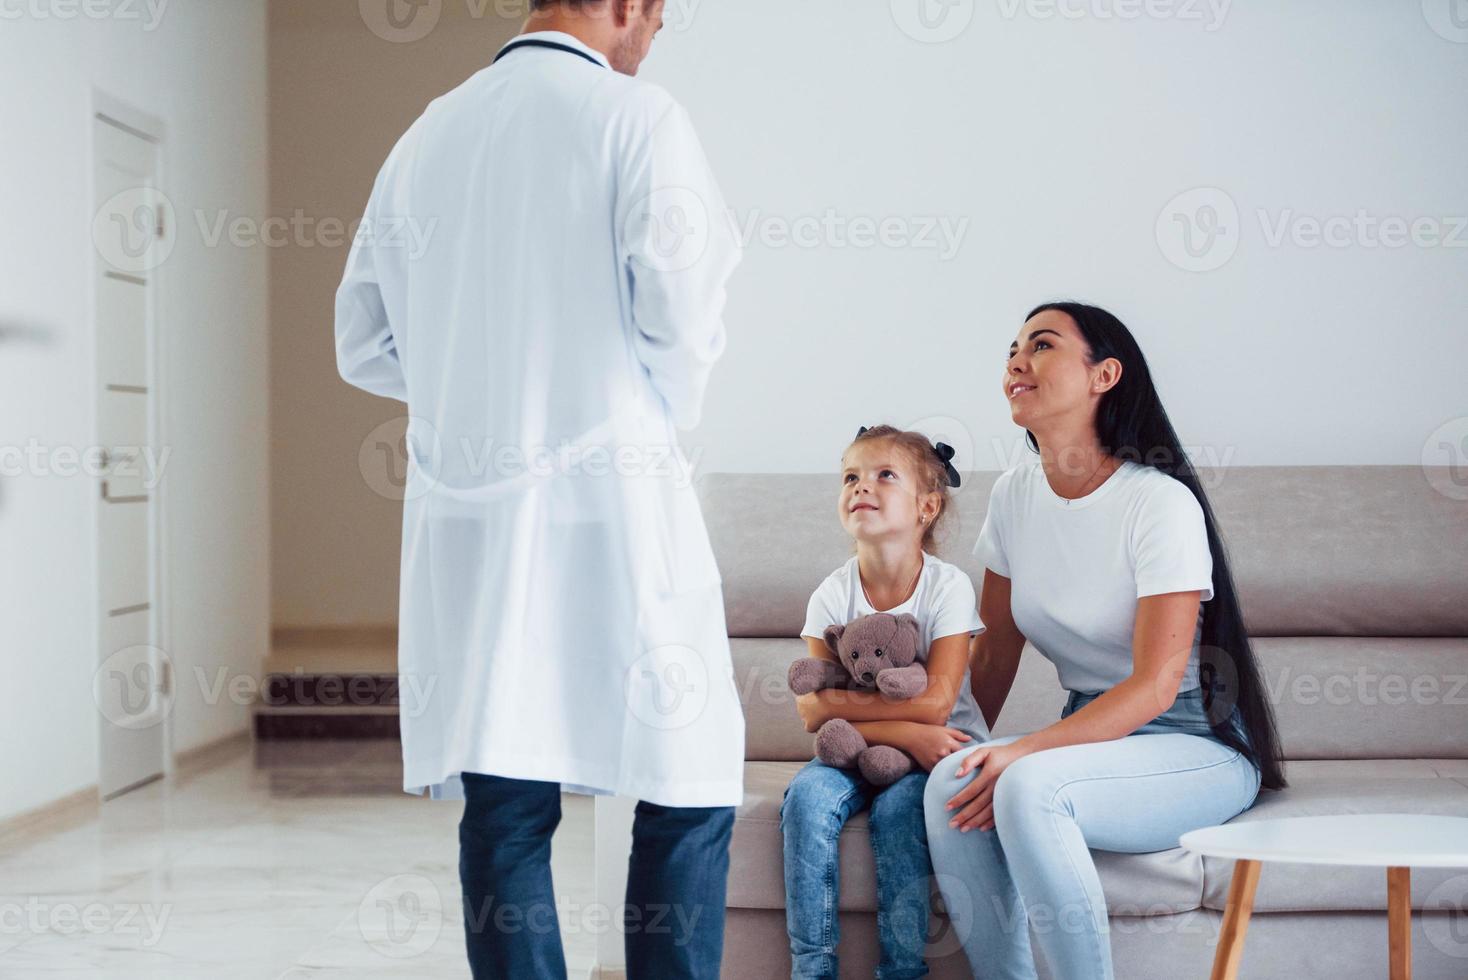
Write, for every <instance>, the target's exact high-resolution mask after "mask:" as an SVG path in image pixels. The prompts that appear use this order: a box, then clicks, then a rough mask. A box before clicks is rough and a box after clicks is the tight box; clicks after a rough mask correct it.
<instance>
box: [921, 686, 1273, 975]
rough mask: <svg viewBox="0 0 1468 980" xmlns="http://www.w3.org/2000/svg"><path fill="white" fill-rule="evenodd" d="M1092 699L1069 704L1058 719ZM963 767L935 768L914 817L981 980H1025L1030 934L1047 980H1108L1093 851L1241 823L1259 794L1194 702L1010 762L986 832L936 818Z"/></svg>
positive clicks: (1163, 845)
mask: <svg viewBox="0 0 1468 980" xmlns="http://www.w3.org/2000/svg"><path fill="white" fill-rule="evenodd" d="M1094 697H1096V695H1095V694H1078V693H1076V692H1072V694H1071V697H1070V699H1069V701H1068V702H1067V704H1066V707H1065V711H1064V713H1063V714H1062V715H1061V717H1062V718H1064V717H1066V716H1067V715H1069V714H1071V713H1072V712H1074V711H1075V710H1076V709H1077V708H1079V707H1081V705H1083V704H1084V703H1086V702H1087V701H1089V700H1091V699H1092V698H1094ZM1020 737H1021V736H1019V735H1011V736H1008V737H1005V738H996V739H993V740H991V741H989V742H986V743H984V744H985V745H1004V744H1007V743H1009V742H1013V741H1015V740H1016V739H1018V738H1020ZM968 754H969V753H968V751H967V750H965V751H961V752H955V753H954V754H953V755H951V756H949V757H948V758H946V759H944V760H943V761H941V762H940V763H939V764H938V765H937V767H936V768H935V769H934V770H933V773H932V776H931V778H930V779H929V780H928V785H927V791H926V793H925V794H924V799H923V808H924V811H925V813H926V817H927V830H928V846H929V849H930V850H931V851H932V860H933V867H934V870H935V873H936V876H937V879H938V887H939V889H940V890H941V891H942V893H943V902H944V905H945V906H946V907H947V910H948V917H949V919H950V921H951V922H952V923H953V927H954V930H955V932H956V934H957V935H958V937H959V938H960V939H961V941H962V942H963V948H964V952H965V954H966V955H967V957H968V961H969V966H970V968H971V969H972V970H973V974H974V977H975V978H976V980H1001V978H1002V980H1034V978H1035V977H1036V976H1037V973H1036V970H1035V961H1034V958H1033V955H1032V950H1031V948H1030V933H1031V929H1032V928H1033V931H1034V938H1035V942H1036V944H1038V945H1039V946H1040V947H1041V952H1042V953H1043V954H1044V957H1045V960H1046V962H1047V963H1048V964H1049V966H1050V967H1051V969H1052V970H1053V972H1054V973H1055V975H1056V976H1059V977H1064V978H1065V980H1111V978H1112V976H1113V974H1112V966H1111V943H1110V930H1109V925H1108V918H1107V907H1106V897H1105V896H1104V895H1103V894H1102V892H1101V880H1100V878H1099V877H1098V875H1097V873H1096V865H1095V862H1094V861H1093V860H1092V859H1091V854H1090V850H1089V849H1090V848H1096V849H1097V850H1104V851H1121V852H1126V853H1143V852H1147V851H1162V850H1169V849H1171V848H1174V847H1177V846H1178V838H1179V837H1180V836H1181V835H1182V834H1184V833H1186V832H1188V831H1190V830H1195V829H1197V828H1199V827H1209V826H1213V825H1216V824H1221V823H1225V822H1227V821H1228V820H1230V819H1231V818H1233V817H1234V816H1237V815H1238V814H1239V813H1241V812H1243V811H1244V810H1247V809H1248V808H1249V807H1250V806H1252V805H1253V804H1254V800H1255V798H1256V797H1257V796H1258V793H1259V772H1258V770H1257V769H1255V768H1254V766H1253V764H1252V763H1250V762H1249V760H1248V759H1247V758H1246V757H1245V756H1243V755H1241V754H1240V753H1238V752H1236V751H1235V750H1233V749H1231V748H1229V747H1228V746H1226V745H1224V744H1223V743H1222V742H1220V741H1219V740H1218V739H1217V738H1215V737H1213V736H1212V735H1211V733H1209V731H1208V723H1207V720H1206V715H1205V713H1204V712H1203V709H1202V702H1201V695H1200V694H1199V692H1198V691H1196V690H1194V691H1188V692H1184V693H1183V694H1180V695H1179V696H1178V700H1177V703H1176V704H1174V705H1173V706H1172V708H1170V709H1169V710H1168V711H1167V712H1166V713H1165V714H1163V715H1162V716H1160V717H1159V718H1157V719H1156V720H1155V721H1152V722H1149V723H1148V724H1146V725H1144V726H1143V727H1141V728H1139V729H1138V730H1137V731H1136V732H1134V733H1133V734H1131V735H1128V736H1126V737H1124V738H1119V739H1112V740H1110V741H1106V742H1090V743H1085V744H1082V745H1067V746H1062V747H1060V748H1055V749H1047V750H1045V751H1042V752H1036V753H1034V754H1032V755H1028V756H1025V757H1023V758H1021V759H1019V760H1017V761H1016V762H1014V763H1012V764H1011V765H1010V766H1009V768H1007V769H1005V770H1004V772H1002V773H1000V775H999V780H998V782H997V783H996V784H995V787H994V797H993V801H994V827H993V829H991V830H987V831H986V830H979V829H977V828H975V829H973V830H970V831H968V832H966V833H964V832H960V831H958V830H956V829H954V828H952V827H950V826H949V825H948V821H949V820H951V819H952V818H953V816H954V813H955V812H957V811H951V812H950V811H948V810H945V809H944V807H945V805H946V804H947V802H948V800H949V799H950V798H951V797H952V796H953V795H954V794H955V793H957V792H958V791H959V790H960V789H961V788H962V787H963V786H964V785H965V784H967V783H968V782H969V781H970V780H972V779H974V778H975V777H976V776H977V775H978V773H979V771H980V770H975V771H974V772H973V773H970V774H969V775H968V776H965V777H963V778H962V779H955V778H954V775H953V774H954V771H955V770H956V769H957V768H958V766H959V764H960V763H961V762H962V761H963V758H964V757H965V756H967V755H968ZM981 768H982V767H981Z"/></svg>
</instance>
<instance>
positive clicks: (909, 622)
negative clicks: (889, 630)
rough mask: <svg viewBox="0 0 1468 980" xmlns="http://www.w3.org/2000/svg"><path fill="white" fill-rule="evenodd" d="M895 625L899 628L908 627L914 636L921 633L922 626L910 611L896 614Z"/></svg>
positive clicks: (918, 635)
mask: <svg viewBox="0 0 1468 980" xmlns="http://www.w3.org/2000/svg"><path fill="white" fill-rule="evenodd" d="M897 626H898V628H899V629H910V630H912V635H913V636H914V637H920V636H922V635H923V627H922V624H920V623H919V622H918V621H917V617H916V616H914V615H913V614H912V613H899V614H898V615H897Z"/></svg>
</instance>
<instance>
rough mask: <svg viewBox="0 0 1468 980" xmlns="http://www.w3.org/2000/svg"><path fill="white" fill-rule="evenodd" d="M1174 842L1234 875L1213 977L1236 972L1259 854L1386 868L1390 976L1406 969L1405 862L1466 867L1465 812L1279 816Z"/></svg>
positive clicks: (1229, 977) (1408, 873)
mask: <svg viewBox="0 0 1468 980" xmlns="http://www.w3.org/2000/svg"><path fill="white" fill-rule="evenodd" d="M1178 843H1179V844H1180V845H1181V846H1182V847H1185V848H1187V849H1188V850H1190V851H1192V852H1194V853H1195V854H1203V855H1206V856H1208V857H1216V858H1233V859H1234V875H1233V882H1232V884H1230V885H1229V889H1228V906H1227V908H1226V909H1225V910H1224V913H1223V928H1222V931H1221V932H1220V933H1219V936H1218V952H1217V954H1216V955H1215V956H1214V958H1213V980H1233V978H1234V977H1236V976H1238V970H1239V960H1240V959H1241V958H1242V957H1243V953H1244V933H1245V932H1247V931H1248V928H1249V916H1250V915H1251V914H1252V913H1253V911H1254V890H1255V889H1256V888H1257V887H1258V885H1259V865H1260V862H1261V861H1289V862H1293V863H1298V864H1350V865H1367V866H1375V867H1384V868H1386V888H1387V938H1388V946H1389V954H1390V961H1391V980H1409V978H1410V977H1411V976H1412V870H1411V869H1412V868H1414V867H1417V868H1468V817H1437V816H1419V815H1415V814H1407V813H1361V814H1349V815H1342V816H1332V817H1280V818H1277V819H1273V820H1250V821H1246V822H1243V823H1231V824H1226V825H1224V826H1222V827H1205V828H1203V829H1202V830H1194V831H1190V832H1189V833H1186V834H1183V836H1182V838H1181V839H1180V840H1179V841H1178Z"/></svg>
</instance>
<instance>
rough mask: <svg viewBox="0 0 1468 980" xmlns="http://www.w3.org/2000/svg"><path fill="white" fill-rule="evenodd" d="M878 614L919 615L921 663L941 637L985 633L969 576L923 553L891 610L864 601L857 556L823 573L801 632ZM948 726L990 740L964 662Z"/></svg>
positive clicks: (811, 633)
mask: <svg viewBox="0 0 1468 980" xmlns="http://www.w3.org/2000/svg"><path fill="white" fill-rule="evenodd" d="M876 612H883V613H891V614H892V615H894V616H897V615H900V614H902V613H911V614H912V615H913V617H914V618H915V619H917V621H918V626H919V627H920V628H921V630H922V643H921V649H919V650H918V661H919V662H920V663H922V664H923V665H924V666H926V665H927V662H928V650H929V649H930V648H931V647H932V645H933V641H934V640H936V639H938V638H939V637H944V636H953V635H954V634H956V633H968V634H974V633H982V632H983V631H984V624H983V623H982V622H981V621H980V620H979V611H978V602H977V600H976V598H975V596H974V583H973V582H972V581H971V580H970V579H969V577H968V575H966V574H965V573H964V571H963V569H961V568H959V567H958V566H957V565H950V564H948V563H947V562H946V561H942V560H940V559H938V558H935V557H933V556H932V555H930V554H928V553H927V552H923V570H922V572H921V573H920V574H919V575H918V583H917V588H915V589H913V593H912V595H910V596H908V598H907V601H906V602H904V603H902V604H901V605H900V606H894V607H892V608H891V609H873V608H872V604H871V603H870V602H868V601H867V596H866V590H865V589H863V588H862V586H861V575H860V573H859V572H858V571H857V561H856V556H854V555H853V556H852V557H851V558H850V559H848V560H847V562H846V563H845V564H844V565H842V566H841V567H840V568H838V569H836V570H835V571H834V572H832V573H831V574H830V575H827V576H826V578H825V581H823V582H821V584H820V585H819V586H817V587H816V590H815V592H813V593H812V594H811V597H810V603H809V604H808V605H807V606H806V612H805V626H804V627H803V628H802V629H801V631H800V635H801V636H813V637H815V638H816V639H818V640H819V639H822V638H823V637H824V634H825V630H826V627H827V626H830V625H832V624H835V623H840V624H841V625H843V626H844V625H845V624H847V623H849V622H851V621H852V620H853V619H856V618H857V617H859V616H867V615H870V614H872V613H876ZM948 724H949V725H950V726H951V727H953V728H957V729H958V730H959V731H961V732H964V733H965V734H967V735H969V736H970V737H972V738H973V739H975V740H976V741H987V740H988V738H989V726H988V725H986V724H984V716H983V714H982V713H981V712H980V711H979V706H978V704H977V703H975V701H974V695H973V691H972V690H971V689H970V688H969V672H968V667H967V666H965V667H964V669H963V681H962V683H961V684H960V686H959V689H958V699H957V700H956V701H954V703H953V712H952V713H951V714H950V715H949V716H948Z"/></svg>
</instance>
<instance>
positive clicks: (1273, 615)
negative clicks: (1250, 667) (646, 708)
mask: <svg viewBox="0 0 1468 980" xmlns="http://www.w3.org/2000/svg"><path fill="white" fill-rule="evenodd" d="M997 475H998V474H997V473H970V474H967V475H966V476H965V477H964V480H963V487H962V489H961V490H960V491H959V492H958V494H957V496H956V500H955V503H956V505H957V506H956V510H957V514H956V515H954V516H956V517H957V520H952V523H951V525H950V533H949V534H948V535H947V537H946V542H947V543H946V547H945V548H944V551H943V553H942V557H944V558H946V559H947V560H949V561H952V562H955V563H957V564H958V565H960V566H961V567H962V568H964V570H965V571H967V572H968V574H969V575H970V576H971V577H972V579H973V581H974V585H975V587H976V588H977V587H979V586H981V585H982V582H983V571H982V569H981V568H980V567H979V565H978V564H977V563H976V562H975V560H974V559H973V558H972V557H971V556H970V555H969V549H970V548H971V547H972V544H973V541H974V539H975V537H976V536H977V534H978V531H979V527H980V525H981V523H982V521H983V516H984V511H985V506H986V501H987V499H988V494H989V490H990V488H991V487H992V486H993V482H994V479H995V477H996V476H997ZM1201 475H1202V476H1203V478H1204V480H1205V485H1206V486H1207V487H1208V488H1209V495H1210V499H1211V500H1212V501H1213V504H1214V508H1215V511H1216V513H1217V515H1218V518H1219V521H1220V523H1221V526H1222V529H1223V534H1224V536H1225V539H1226V541H1227V542H1228V543H1229V546H1230V554H1231V555H1232V559H1233V562H1234V574H1235V577H1236V580H1237V582H1238V584H1239V588H1240V591H1241V594H1242V601H1243V604H1244V613H1245V618H1246V620H1247V622H1248V625H1249V628H1250V631H1251V633H1252V634H1253V635H1254V637H1255V638H1256V652H1257V655H1258V657H1259V659H1260V663H1261V666H1262V669H1263V672H1264V675H1265V679H1266V684H1267V685H1268V687H1269V689H1270V691H1271V700H1272V701H1273V703H1274V705H1275V709H1276V712H1277V717H1278V721H1279V727H1280V731H1281V736H1282V739H1283V745H1284V750H1285V754H1286V756H1287V757H1288V759H1289V762H1288V764H1287V773H1286V775H1287V778H1288V779H1289V780H1290V781H1291V784H1292V785H1291V786H1290V787H1289V788H1288V789H1286V790H1284V791H1281V792H1277V793H1270V792H1267V791H1266V792H1264V793H1262V794H1261V796H1260V798H1259V801H1258V802H1257V803H1256V804H1255V806H1254V807H1253V808H1252V809H1250V810H1248V811H1246V812H1244V813H1243V814H1241V815H1240V816H1238V817H1237V818H1236V819H1237V820H1239V821H1246V820H1258V819H1262V818H1266V817H1279V816H1295V815H1306V814H1324V813H1368V812H1416V813H1434V814H1453V815H1460V816H1468V503H1464V502H1460V501H1455V500H1451V499H1448V498H1447V497H1445V496H1443V495H1441V494H1439V493H1437V492H1436V491H1434V490H1433V489H1432V487H1431V486H1430V485H1429V484H1428V482H1427V480H1426V479H1425V477H1424V475H1423V472H1422V471H1421V470H1420V469H1418V468H1416V467H1261V468H1234V469H1227V470H1218V471H1205V472H1203V473H1202V474H1201ZM836 493H837V481H836V479H835V477H834V476H825V475H809V476H807V475H764V474H754V475H749V474H743V475H734V474H711V475H709V476H707V477H705V478H704V479H703V480H702V481H701V483H700V494H701V497H702V500H703V506H704V514H705V518H706V520H707V523H708V526H709V533H710V536H711V538H712V540H713V544H714V548H715V551H716V552H717V554H718V557H719V565H720V569H721V571H722V573H723V578H724V598H725V602H726V605H727V610H728V623H729V633H730V636H731V637H732V645H733V652H734V667H735V675H736V680H737V682H738V685H739V689H740V696H741V698H742V700H743V702H744V706H745V716H746V719H747V721H748V739H747V749H746V759H747V760H748V762H747V764H746V768H745V789H746V795H745V803H744V806H743V807H741V808H740V811H739V815H738V820H737V822H736V825H735V829H734V839H733V845H732V855H731V862H730V868H731V870H730V878H729V896H728V897H729V910H728V919H727V932H726V939H725V947H724V949H725V952H724V964H723V976H724V977H725V978H726V980H746V978H748V980H772V978H777V977H782V976H788V975H789V970H790V959H789V954H788V946H787V943H786V938H785V921H784V902H785V894H784V887H783V884H782V875H781V856H780V855H781V850H780V827H779V810H780V802H781V798H782V796H783V793H784V790H785V787H786V785H787V784H788V782H789V780H790V778H791V776H792V775H793V774H794V773H795V772H796V770H798V769H799V768H800V766H801V765H803V764H804V763H805V762H806V761H807V760H808V759H809V758H810V753H811V737H810V736H809V735H808V734H807V733H806V732H805V731H804V729H803V728H802V727H801V725H800V723H799V721H798V719H797V716H796V713H795V709H794V705H793V701H792V698H791V696H790V694H789V692H788V691H787V690H786V688H785V681H784V678H785V672H786V667H787V665H788V664H789V662H790V661H791V659H792V658H794V657H797V656H800V655H802V651H803V649H804V643H803V641H802V640H800V639H798V635H799V633H800V628H801V625H802V624H803V621H804V614H805V604H806V600H807V598H808V597H809V595H810V592H811V590H812V589H813V588H814V587H815V585H816V584H817V583H818V582H819V581H820V580H821V578H822V577H823V576H824V575H826V574H827V573H828V572H830V571H831V570H832V569H833V568H835V567H836V566H837V565H838V564H839V563H840V562H841V561H842V560H844V559H845V558H846V557H847V556H849V555H850V554H851V544H850V540H849V539H848V538H846V537H845V535H844V534H843V533H842V531H841V529H840V526H839V524H838V523H837V519H836V502H835V500H836ZM950 519H951V518H950ZM1063 702H1064V692H1063V691H1062V690H1061V688H1060V687H1059V684H1058V682H1057V680H1056V677H1055V672H1054V670H1053V668H1051V667H1050V665H1049V663H1048V662H1047V661H1045V660H1044V659H1043V658H1042V657H1041V656H1040V655H1039V654H1038V653H1037V652H1035V651H1034V649H1033V648H1028V649H1026V651H1025V654H1024V658H1023V661H1022V666H1021V670H1020V673H1019V677H1018V679H1017V680H1016V682H1015V686H1014V689H1013V691H1012V693H1011V694H1010V696H1009V701H1008V703H1007V704H1006V705H1005V707H1004V710H1003V712H1002V714H1001V716H1000V718H999V719H998V724H997V725H995V726H994V729H995V731H994V734H995V735H996V736H999V735H1005V734H1009V733H1014V732H1024V731H1032V730H1034V729H1036V728H1040V727H1043V726H1044V725H1046V724H1048V723H1049V722H1051V721H1053V720H1055V719H1056V718H1057V717H1058V716H1059V712H1060V708H1061V706H1062V704H1063ZM1093 853H1094V854H1095V858H1096V863H1097V867H1098V868H1099V870H1100V873H1101V879H1102V883H1103V886H1104V888H1105V891H1106V897H1107V904H1108V906H1109V908H1110V911H1111V922H1112V949H1113V955H1114V959H1115V963H1116V975H1117V977H1118V978H1121V980H1126V978H1138V980H1140V978H1147V980H1152V978H1166V980H1173V978H1190V977H1199V978H1201V977H1207V976H1208V974H1209V968H1210V964H1211V962H1212V957H1213V950H1214V946H1215V943H1216V941H1217V934H1218V928H1219V923H1220V918H1221V913H1220V910H1221V909H1222V908H1223V907H1224V900H1225V896H1226V895H1227V892H1228V885H1229V877H1230V872H1231V863H1230V862H1227V861H1216V860H1213V859H1208V860H1203V859H1201V858H1199V857H1197V856H1194V855H1191V854H1189V853H1187V852H1185V851H1183V850H1181V849H1173V850H1168V851H1161V852H1157V853H1152V854H1115V853H1107V852H1100V851H1097V852H1093ZM940 870H941V869H940ZM1413 886H1414V887H1413V894H1412V904H1413V908H1414V909H1416V910H1423V909H1429V910H1428V911H1418V912H1416V913H1414V916H1413V936H1414V942H1415V949H1414V954H1415V957H1414V961H1415V962H1414V965H1415V968H1416V970H1415V976H1416V977H1417V978H1418V980H1428V978H1442V980H1448V978H1453V980H1462V978H1465V977H1468V914H1465V913H1463V912H1461V911H1460V912H1458V913H1456V914H1455V913H1453V912H1451V911H1447V910H1449V909H1459V910H1461V909H1463V908H1464V907H1465V897H1468V875H1464V874H1463V873H1462V872H1461V871H1459V872H1456V873H1454V872H1449V871H1442V870H1430V869H1420V870H1417V871H1416V872H1414V880H1413ZM875 899H876V895H875V881H874V870H873V863H872V855H871V846H870V840H869V838H868V835H867V826H866V817H865V815H861V816H858V817H857V818H855V819H854V820H853V821H852V822H851V823H850V824H849V825H848V827H847V829H846V832H845V833H844V834H843V835H842V838H841V900H840V909H841V930H842V935H841V945H840V950H839V952H840V956H841V963H842V971H841V972H842V976H843V977H847V976H850V977H871V976H872V975H873V970H874V967H875V964H876V959H877V946H876V933H875V908H876V905H875ZM940 907H941V906H940ZM1385 909H1386V886H1385V875H1384V874H1383V873H1382V872H1381V871H1380V870H1372V869H1358V868H1327V867H1306V866H1301V865H1284V864H1278V865H1275V864H1266V865H1265V867H1264V871H1263V875H1262V878H1261V881H1260V885H1259V890H1258V895H1257V900H1256V903H1255V915H1254V919H1253V922H1252V924H1251V926H1250V929H1249V935H1248V942H1247V947H1246V951H1245V954H1244V960H1243V967H1242V971H1241V976H1242V977H1245V978H1261V980H1262V978H1280V977H1288V978H1292V980H1293V978H1306V977H1326V978H1331V980H1344V978H1354V977H1383V976H1385V975H1386V972H1387V942H1386V913H1385ZM934 930H935V936H934V940H933V942H932V944H931V945H930V949H929V952H930V955H929V963H930V965H931V968H932V974H933V976H935V977H967V976H969V971H968V967H967V964H966V962H965V961H964V959H963V956H962V952H961V951H960V950H959V949H958V948H957V943H956V941H955V939H954V936H953V933H952V929H951V927H950V925H949V924H948V922H947V921H946V920H945V919H943V918H942V916H941V915H939V916H937V917H935V921H934ZM1040 969H1041V976H1047V975H1048V974H1047V973H1046V972H1045V968H1044V964H1043V963H1042V964H1040Z"/></svg>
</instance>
